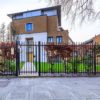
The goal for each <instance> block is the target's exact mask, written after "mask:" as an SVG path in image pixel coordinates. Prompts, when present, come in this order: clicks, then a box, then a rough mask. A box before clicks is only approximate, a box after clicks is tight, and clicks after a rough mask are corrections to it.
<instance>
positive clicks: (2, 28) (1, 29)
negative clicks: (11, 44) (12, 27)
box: [0, 23, 6, 42]
mask: <svg viewBox="0 0 100 100" xmlns="http://www.w3.org/2000/svg"><path fill="white" fill-rule="evenodd" d="M5 32H6V26H5V23H2V24H1V26H0V35H1V41H2V42H3V41H4V40H5Z"/></svg>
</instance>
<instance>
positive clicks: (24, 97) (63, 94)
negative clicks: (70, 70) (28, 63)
mask: <svg viewBox="0 0 100 100" xmlns="http://www.w3.org/2000/svg"><path fill="white" fill-rule="evenodd" d="M0 100H100V78H82V77H81V78H68V77H67V78H26V79H25V78H24V79H22V78H15V79H0Z"/></svg>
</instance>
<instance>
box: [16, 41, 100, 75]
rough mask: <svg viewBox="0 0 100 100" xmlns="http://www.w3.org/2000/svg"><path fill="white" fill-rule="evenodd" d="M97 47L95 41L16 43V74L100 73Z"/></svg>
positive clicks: (99, 58)
mask: <svg viewBox="0 0 100 100" xmlns="http://www.w3.org/2000/svg"><path fill="white" fill-rule="evenodd" d="M97 46H98V48H97ZM99 50H100V46H99V45H96V44H72V45H66V44H45V43H40V42H39V43H38V44H37V43H35V44H30V45H26V44H19V58H18V59H19V61H20V63H19V68H18V69H19V75H21V76H31V75H32V76H95V75H99V72H100V51H99Z"/></svg>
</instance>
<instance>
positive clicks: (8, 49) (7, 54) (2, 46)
mask: <svg viewBox="0 0 100 100" xmlns="http://www.w3.org/2000/svg"><path fill="white" fill-rule="evenodd" d="M5 75H16V43H14V42H11V43H4V42H2V43H0V76H5Z"/></svg>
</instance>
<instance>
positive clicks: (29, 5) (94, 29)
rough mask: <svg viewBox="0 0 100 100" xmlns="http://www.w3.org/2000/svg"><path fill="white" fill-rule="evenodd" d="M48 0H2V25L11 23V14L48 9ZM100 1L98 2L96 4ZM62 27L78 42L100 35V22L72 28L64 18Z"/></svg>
mask: <svg viewBox="0 0 100 100" xmlns="http://www.w3.org/2000/svg"><path fill="white" fill-rule="evenodd" d="M47 1H48V0H0V24H1V23H2V22H5V23H6V25H7V24H9V23H10V21H11V19H10V18H9V17H7V14H9V13H16V12H21V11H26V10H32V9H37V8H43V7H47V6H48V3H47ZM96 1H98V2H96ZM96 1H95V8H96V9H97V10H99V9H100V0H96ZM62 26H63V28H64V29H66V30H69V35H70V37H71V38H72V39H73V40H74V41H76V42H82V41H85V40H87V39H90V38H91V37H93V36H95V35H97V34H100V20H97V21H95V22H88V21H86V22H84V23H83V25H82V26H80V25H78V24H76V25H75V26H71V25H70V22H68V21H66V19H65V18H64V17H63V16H62Z"/></svg>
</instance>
